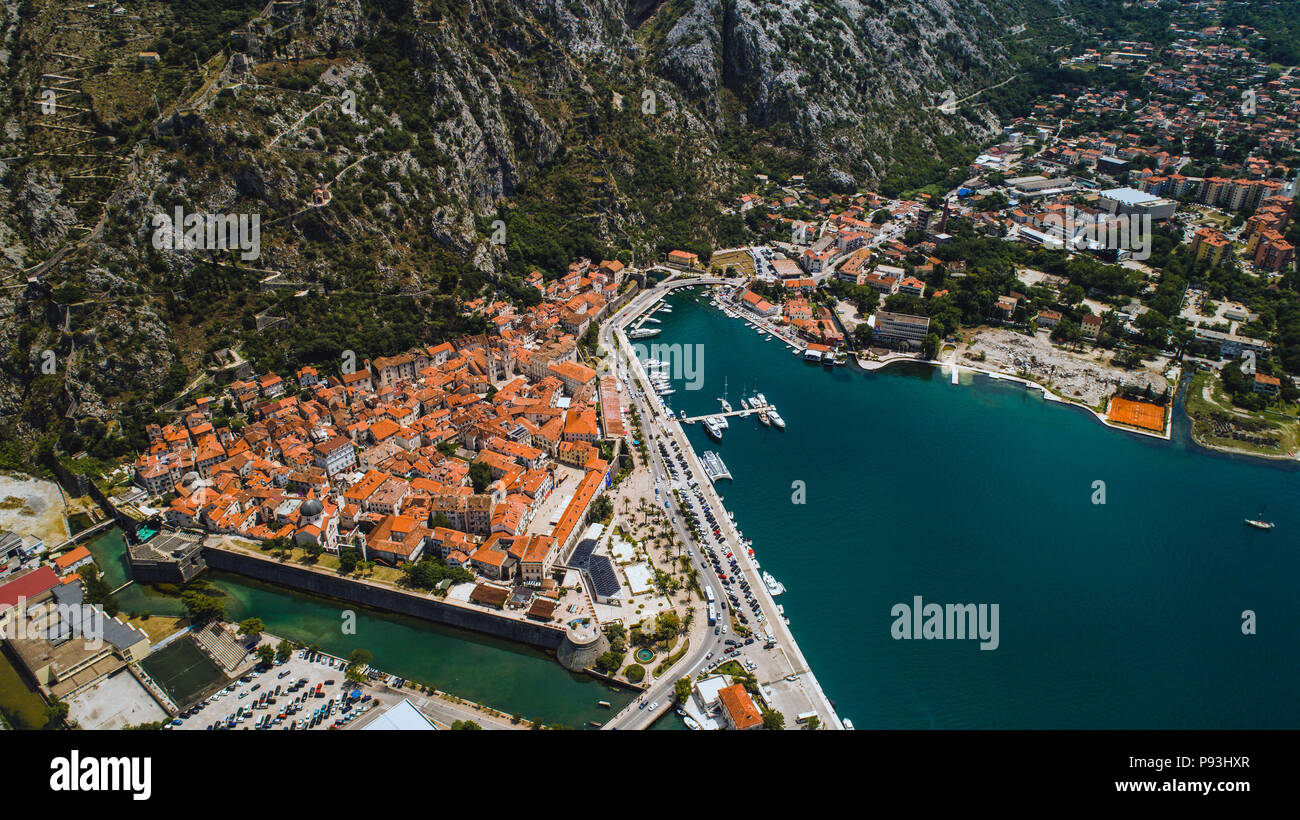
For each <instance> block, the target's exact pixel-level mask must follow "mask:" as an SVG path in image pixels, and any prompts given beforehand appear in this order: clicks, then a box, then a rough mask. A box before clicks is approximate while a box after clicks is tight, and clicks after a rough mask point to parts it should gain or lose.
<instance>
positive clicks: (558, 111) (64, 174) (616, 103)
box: [0, 0, 1061, 455]
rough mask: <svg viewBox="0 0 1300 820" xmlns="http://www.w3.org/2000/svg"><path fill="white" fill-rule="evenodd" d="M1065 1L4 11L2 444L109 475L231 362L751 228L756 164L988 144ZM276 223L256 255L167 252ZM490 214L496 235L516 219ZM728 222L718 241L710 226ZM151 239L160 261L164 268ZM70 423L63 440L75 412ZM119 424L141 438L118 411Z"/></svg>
mask: <svg viewBox="0 0 1300 820" xmlns="http://www.w3.org/2000/svg"><path fill="white" fill-rule="evenodd" d="M1060 14H1061V12H1060V10H1059V9H1058V8H1057V5H1056V4H1055V3H1053V2H1051V0H983V1H982V2H974V3H963V4H961V5H958V4H956V3H952V2H950V1H949V0H927V1H926V2H920V0H907V1H906V2H891V3H885V2H883V1H882V0H863V2H857V0H773V1H771V2H761V1H760V0H665V1H664V2H654V0H625V1H624V2H620V1H619V0H540V1H538V0H529V2H523V1H522V0H494V1H493V2H487V0H472V1H471V2H457V3H453V2H450V0H340V1H338V2H334V1H332V0H331V1H330V2H326V1H325V0H283V1H282V2H274V1H273V2H270V3H267V4H266V5H262V4H261V3H260V2H224V3H223V2H218V0H173V2H170V3H161V2H155V1H152V0H142V1H141V2H127V0H120V4H114V3H111V2H110V3H100V4H94V5H93V6H91V5H88V6H87V7H85V8H83V7H81V6H75V4H74V6H68V5H66V4H62V3H56V2H54V0H26V2H24V3H23V4H22V5H21V6H20V5H18V4H13V3H11V4H8V5H6V6H5V8H4V13H3V15H2V16H0V19H3V26H4V29H3V35H2V38H0V71H4V72H5V75H6V84H5V85H6V87H7V88H9V89H10V93H9V95H7V96H6V97H4V98H3V99H0V124H2V127H0V141H2V142H3V146H2V147H0V176H2V177H3V179H4V182H5V184H4V186H3V191H2V192H0V240H3V253H2V254H0V285H3V288H0V316H2V317H3V322H2V323H0V349H2V350H3V357H2V358H0V368H2V369H3V370H4V378H3V379H0V429H3V430H5V431H7V432H8V433H9V437H10V438H11V439H12V440H14V441H18V442H21V443H22V446H23V447H24V448H30V447H31V446H34V444H35V441H36V439H37V438H38V437H40V436H41V435H45V436H46V443H47V444H48V443H50V442H51V441H52V440H53V439H54V438H60V439H61V444H62V446H63V447H64V448H65V449H69V450H75V449H79V448H81V447H83V446H84V447H88V448H90V449H91V451H92V452H94V453H96V454H99V455H111V454H114V453H118V452H123V451H125V450H127V449H128V448H129V447H131V446H138V444H139V428H140V422H141V421H143V420H144V419H147V418H149V417H151V416H152V415H153V413H154V412H155V411H156V410H157V409H158V408H159V407H160V403H161V402H166V401H167V400H168V399H170V398H172V397H173V396H175V395H176V394H177V393H178V392H180V391H181V390H183V389H184V388H185V387H186V386H187V385H190V384H192V383H193V382H194V381H195V380H196V379H198V378H200V377H202V375H203V372H204V368H205V366H207V365H209V364H211V363H212V357H211V354H212V353H213V352H214V351H215V350H218V349H220V348H226V347H233V348H238V349H239V350H241V352H243V354H244V355H246V356H248V357H249V358H250V359H252V360H253V361H254V362H255V363H256V364H257V365H258V366H259V367H288V366H292V365H293V364H295V363H297V362H300V361H311V360H317V361H329V360H330V359H332V358H336V357H337V355H338V353H339V352H340V351H342V350H345V349H348V350H354V351H359V352H361V354H362V355H381V354H384V353H389V352H392V351H393V350H394V349H397V348H400V347H402V346H404V345H407V344H410V343H413V342H415V341H420V340H427V341H432V340H434V339H435V338H441V337H445V336H447V335H449V334H455V333H462V332H468V331H473V330H475V329H476V328H477V327H479V325H478V320H476V319H475V318H474V317H465V316H462V315H461V313H462V311H461V310H460V309H459V305H460V304H461V302H463V300H465V299H466V298H471V297H473V296H475V295H477V294H479V293H481V292H482V291H483V289H484V287H485V286H487V285H488V284H489V283H490V284H491V286H492V287H493V288H495V289H498V290H500V291H503V292H504V293H505V294H506V295H508V296H512V297H518V298H524V299H527V298H529V297H528V295H527V294H526V293H524V292H523V291H522V289H521V288H519V286H518V284H517V278H516V276H517V274H518V273H520V272H523V271H525V270H527V269H531V268H533V267H538V268H541V269H542V270H543V271H544V272H546V273H548V274H551V273H555V272H557V271H558V269H559V268H560V267H561V266H562V265H563V264H564V263H565V262H566V261H567V260H568V259H570V258H572V257H573V256H575V255H579V254H602V255H605V254H615V253H622V254H623V255H624V256H629V255H632V254H641V255H642V256H641V258H645V254H649V253H652V252H654V251H655V250H661V249H663V248H664V247H669V246H673V245H690V244H692V243H694V244H702V245H705V246H707V245H708V244H709V243H711V242H713V241H715V240H716V241H726V240H732V239H734V238H736V232H737V231H741V232H743V230H744V228H743V224H739V225H738V224H737V223H736V220H734V219H732V220H731V221H730V222H728V221H727V220H726V219H724V218H723V217H722V214H721V211H720V208H721V207H724V206H725V205H726V204H728V203H729V202H730V201H731V200H732V199H733V198H734V196H735V195H736V194H737V193H740V192H744V191H746V190H749V186H750V184H751V182H752V176H751V174H752V173H754V172H770V173H776V174H783V173H792V172H794V173H798V172H805V173H807V174H809V176H810V178H811V179H813V180H815V181H816V182H817V183H818V184H819V185H821V186H823V187H825V188H827V189H831V188H838V189H841V190H853V189H856V188H859V187H866V186H876V185H881V184H887V185H888V184H892V185H893V186H894V187H899V186H901V184H902V181H904V180H907V179H910V177H909V176H908V174H909V173H914V172H916V171H917V170H918V168H920V167H921V166H925V165H927V164H930V165H933V166H934V167H935V168H939V169H942V168H943V167H945V165H944V163H945V162H946V161H947V157H946V155H948V154H949V153H950V152H951V150H952V148H953V147H954V146H957V145H964V144H970V143H973V142H977V141H979V140H980V139H983V138H984V137H986V136H987V135H988V134H990V133H992V131H993V129H994V128H995V125H996V118H995V117H994V116H993V114H992V113H991V112H990V111H989V110H987V109H986V108H985V107H984V106H982V105H981V104H980V103H979V100H978V98H976V99H975V100H974V101H973V102H972V103H971V104H969V105H963V106H962V108H961V110H960V111H959V112H958V113H957V114H945V113H943V112H942V111H939V110H938V109H937V105H938V103H939V102H940V101H941V98H940V96H939V95H940V94H941V93H942V92H943V91H944V90H945V89H949V88H951V89H953V91H954V93H955V95H956V96H957V97H965V96H967V95H969V94H972V93H976V92H978V91H979V90H980V89H982V88H986V87H988V86H992V85H994V84H996V83H999V82H1001V81H1003V80H1006V79H1007V78H1009V77H1010V76H1011V75H1012V74H1013V73H1014V71H1015V69H1014V67H1013V64H1012V61H1011V60H1010V59H1009V58H1008V42H1007V32H1008V31H1009V30H1011V27H1012V26H1013V25H1015V24H1017V23H1021V22H1024V21H1032V20H1035V19H1047V18H1051V17H1053V16H1059V15H1060ZM178 207H179V208H181V209H182V212H183V213H184V214H196V213H197V214H220V215H235V216H238V215H244V216H245V217H246V218H247V217H252V216H256V217H257V218H258V220H259V225H260V236H259V242H258V248H257V250H258V254H257V256H256V257H255V258H249V254H248V253H241V252H239V251H237V250H229V249H227V250H211V249H208V250H204V249H199V250H194V249H186V248H184V247H180V248H177V247H175V243H170V242H167V241H159V234H158V228H157V222H156V221H155V218H156V216H157V215H158V214H173V213H174V212H175V209H176V208H178ZM498 220H499V221H498ZM720 226H726V235H725V236H724V235H723V231H722V228H720ZM159 245H162V247H159ZM64 417H66V419H65V418H64ZM119 417H121V418H124V419H125V422H124V423H123V424H121V425H118V424H117V423H116V421H115V420H116V419H117V418H119Z"/></svg>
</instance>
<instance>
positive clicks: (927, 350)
mask: <svg viewBox="0 0 1300 820" xmlns="http://www.w3.org/2000/svg"><path fill="white" fill-rule="evenodd" d="M921 355H922V356H924V357H925V358H927V359H933V358H935V357H936V356H938V355H939V337H938V335H936V334H934V333H930V334H927V335H926V337H925V342H924V343H922V345H921Z"/></svg>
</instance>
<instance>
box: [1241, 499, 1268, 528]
mask: <svg viewBox="0 0 1300 820" xmlns="http://www.w3.org/2000/svg"><path fill="white" fill-rule="evenodd" d="M1265 507H1267V505H1265ZM1265 507H1260V508H1259V512H1257V513H1255V517H1254V518H1247V519H1246V526H1248V527H1254V528H1255V529H1257V530H1271V529H1273V522H1272V521H1265V520H1264V509H1265Z"/></svg>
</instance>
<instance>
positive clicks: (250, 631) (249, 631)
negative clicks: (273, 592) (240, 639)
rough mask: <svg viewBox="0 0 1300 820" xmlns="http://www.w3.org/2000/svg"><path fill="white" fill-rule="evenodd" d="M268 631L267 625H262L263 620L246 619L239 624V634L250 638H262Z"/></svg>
mask: <svg viewBox="0 0 1300 820" xmlns="http://www.w3.org/2000/svg"><path fill="white" fill-rule="evenodd" d="M265 631H266V624H264V623H262V619H261V618H245V619H244V620H242V621H240V622H239V634H240V635H246V636H248V637H250V638H255V639H256V638H260V637H262V633H263V632H265Z"/></svg>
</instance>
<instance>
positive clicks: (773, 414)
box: [767, 407, 785, 430]
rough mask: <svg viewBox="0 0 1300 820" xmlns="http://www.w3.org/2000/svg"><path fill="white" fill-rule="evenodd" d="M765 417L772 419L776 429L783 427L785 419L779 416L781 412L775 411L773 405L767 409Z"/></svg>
mask: <svg viewBox="0 0 1300 820" xmlns="http://www.w3.org/2000/svg"><path fill="white" fill-rule="evenodd" d="M767 417H768V418H770V419H771V420H772V426H773V427H775V428H776V429H778V430H784V429H785V419H783V418H781V414H780V413H778V412H776V408H775V407H773V408H772V409H771V410H768V411H767Z"/></svg>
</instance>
